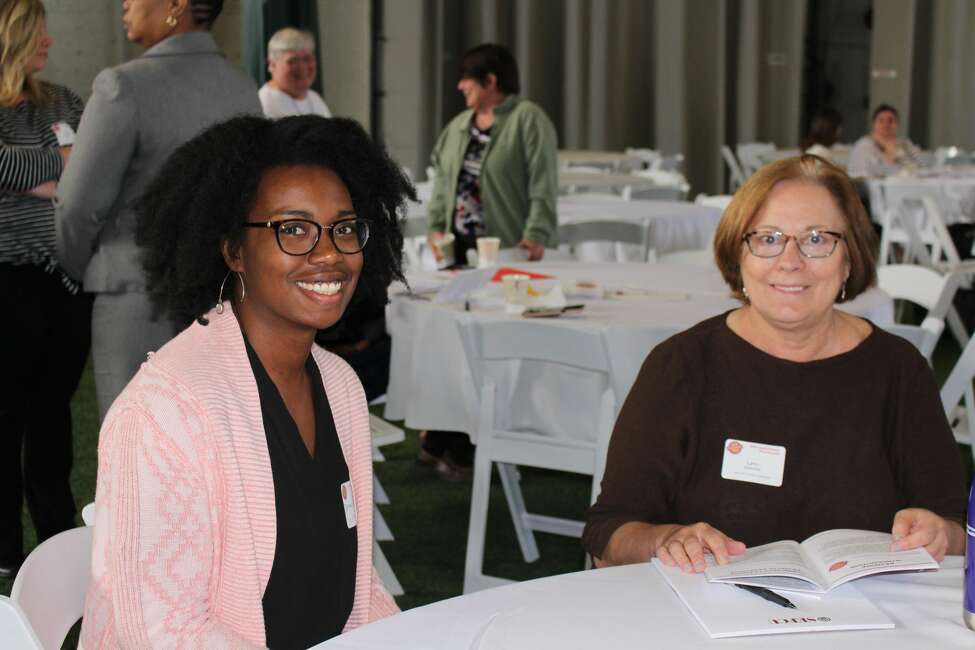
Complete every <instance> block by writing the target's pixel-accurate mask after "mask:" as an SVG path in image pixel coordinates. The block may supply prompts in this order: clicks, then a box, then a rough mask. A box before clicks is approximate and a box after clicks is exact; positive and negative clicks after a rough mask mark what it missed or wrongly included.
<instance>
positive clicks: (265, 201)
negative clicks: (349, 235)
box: [228, 166, 363, 334]
mask: <svg viewBox="0 0 975 650" xmlns="http://www.w3.org/2000/svg"><path fill="white" fill-rule="evenodd" d="M354 216H355V214H354V210H353V207H352V198H351V197H350V195H349V191H348V189H347V188H346V186H345V183H343V182H342V180H341V179H340V178H339V177H338V175H336V174H335V172H333V171H331V170H329V169H325V168H323V167H311V166H289V167H275V168H273V169H270V170H268V171H267V172H265V174H264V177H263V178H262V179H261V183H260V185H259V187H258V191H257V200H256V201H255V203H254V207H253V209H252V210H251V213H250V214H249V215H248V218H247V221H249V222H260V221H269V220H270V221H277V220H281V219H287V218H289V217H294V218H300V219H309V220H311V221H315V222H317V223H319V224H321V225H322V226H326V225H328V224H331V223H333V222H335V221H339V220H341V219H349V218H351V217H354ZM228 257H230V259H228V265H229V266H230V268H231V270H233V271H237V272H240V273H243V275H244V283H245V287H246V291H247V293H246V297H245V299H244V300H243V301H240V302H239V303H238V314H239V315H240V317H241V320H242V321H243V322H245V323H246V327H248V328H251V327H255V326H256V327H261V328H269V329H270V330H271V331H273V332H275V333H280V334H286V333H288V332H293V333H308V332H311V333H312V334H314V331H315V330H320V329H325V328H328V327H331V326H332V325H334V324H335V323H336V322H338V320H339V319H340V318H341V317H342V313H343V312H344V311H345V308H346V307H347V306H348V304H349V301H350V300H351V299H352V295H353V294H354V293H355V288H356V283H357V282H358V280H359V274H360V273H361V272H362V263H363V254H362V252H359V253H354V254H351V255H349V254H343V253H340V252H339V251H337V250H336V249H335V246H334V245H333V244H332V240H331V238H330V237H329V234H328V231H324V230H323V231H322V235H321V238H320V239H319V241H318V244H317V245H316V246H315V248H314V249H312V251H311V252H310V253H308V254H306V255H300V256H299V255H288V254H287V253H285V252H283V251H282V250H281V248H280V247H279V246H278V242H277V238H276V237H275V233H274V230H273V229H271V228H247V229H245V232H244V237H243V241H242V242H241V245H240V248H239V250H238V252H237V255H236V257H234V256H232V255H230V254H228Z"/></svg>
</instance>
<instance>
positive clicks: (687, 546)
mask: <svg viewBox="0 0 975 650" xmlns="http://www.w3.org/2000/svg"><path fill="white" fill-rule="evenodd" d="M705 552H710V553H711V554H712V555H713V556H714V559H715V561H716V562H717V563H718V564H727V563H728V558H729V557H730V556H732V555H741V554H742V553H744V552H745V545H744V544H743V543H741V542H739V541H737V540H734V539H731V538H730V537H728V536H727V535H725V534H724V533H722V532H721V531H720V530H718V529H717V528H714V527H713V526H711V525H710V524H706V523H704V522H699V523H696V524H692V525H690V526H674V527H673V528H672V529H671V530H670V533H669V534H668V535H667V536H666V537H664V538H663V539H662V540H661V541H660V544H659V545H658V546H657V553H656V555H657V557H658V558H660V561H661V562H663V563H664V564H666V565H667V566H679V567H680V568H681V570H682V571H686V572H688V573H691V572H694V573H700V572H701V571H704V569H705V568H707V563H706V562H705V560H704V553H705Z"/></svg>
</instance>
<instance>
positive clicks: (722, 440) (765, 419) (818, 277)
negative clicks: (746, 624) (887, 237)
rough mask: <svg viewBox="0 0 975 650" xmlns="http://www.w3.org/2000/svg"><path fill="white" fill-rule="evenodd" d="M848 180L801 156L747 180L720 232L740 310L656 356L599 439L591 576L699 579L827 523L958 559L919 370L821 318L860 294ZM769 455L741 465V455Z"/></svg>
mask: <svg viewBox="0 0 975 650" xmlns="http://www.w3.org/2000/svg"><path fill="white" fill-rule="evenodd" d="M875 245H876V242H875V237H874V234H873V230H872V228H871V227H870V222H869V220H868V219H867V216H866V214H865V213H864V209H863V206H862V204H861V203H860V201H859V199H858V198H857V194H856V191H855V189H854V187H853V185H852V183H851V182H850V180H849V178H847V176H846V175H845V174H844V173H843V172H841V171H840V170H839V169H838V168H836V167H834V166H833V165H831V164H829V163H827V162H824V161H823V160H821V159H819V158H817V157H815V156H802V157H799V158H791V159H787V160H782V161H779V162H777V163H774V164H771V165H768V166H766V167H763V168H762V169H761V170H760V171H759V172H758V173H756V174H755V175H754V176H752V178H751V179H749V181H748V183H746V184H745V186H744V187H743V188H742V189H741V190H739V192H738V193H737V194H736V195H735V198H734V199H733V200H732V202H731V204H730V205H729V206H728V209H727V210H726V211H725V213H724V216H723V217H722V219H721V222H720V224H719V225H718V230H717V233H716V234H715V258H716V261H717V264H718V267H719V268H720V270H721V273H722V275H723V276H724V278H725V280H726V281H727V283H728V285H729V287H730V288H731V291H732V292H733V294H734V295H735V296H736V297H737V298H738V299H740V300H741V301H742V306H741V307H740V308H738V309H735V310H733V311H730V312H728V313H726V314H722V315H720V316H717V317H714V318H711V319H708V320H706V321H703V322H702V323H699V324H698V325H696V326H694V327H693V328H691V329H689V330H687V331H686V332H683V333H681V334H678V335H677V336H675V337H673V338H671V339H670V340H668V341H666V342H664V343H662V344H661V345H659V346H657V347H656V348H655V349H654V350H653V352H651V354H650V356H649V357H648V358H647V360H646V362H645V363H644V365H643V368H642V369H641V371H640V374H639V377H638V378H637V380H636V383H635V384H634V386H633V388H632V390H631V391H630V394H629V396H628V397H627V400H626V402H625V404H624V405H623V409H622V411H621V413H620V416H619V419H618V420H617V423H616V429H615V431H614V432H613V437H612V441H611V443H610V448H609V454H608V458H607V463H606V473H605V477H604V479H603V483H602V493H601V494H600V496H599V498H598V500H597V502H596V503H595V504H594V505H593V507H592V508H591V509H590V511H589V513H588V516H587V521H586V529H585V533H584V543H585V545H586V548H587V549H588V550H589V552H590V553H592V554H593V555H594V556H595V558H596V561H597V564H601V565H607V564H626V563H632V562H644V561H646V560H648V559H649V558H651V557H654V556H656V557H659V558H660V559H661V560H662V561H663V562H665V563H666V564H668V565H671V566H673V565H679V566H680V567H681V568H682V569H684V570H685V571H702V570H703V569H704V567H705V559H704V555H705V553H707V552H710V553H711V554H713V555H714V557H715V558H716V560H717V561H718V562H719V563H725V562H727V561H728V558H729V556H732V555H736V554H740V553H742V552H744V550H745V545H746V544H747V545H757V544H764V543H767V542H771V541H775V540H779V539H796V540H801V539H804V538H806V537H808V536H809V535H811V534H814V533H817V532H819V531H822V530H826V529H832V528H859V529H868V530H889V531H891V532H892V534H893V545H894V547H895V548H896V549H910V548H916V547H921V546H923V547H925V548H927V550H928V551H929V552H930V553H931V554H932V555H933V556H934V557H935V558H936V559H939V560H940V559H941V558H942V557H944V555H945V554H946V553H951V554H956V553H962V552H964V548H965V540H964V533H963V524H962V522H964V517H965V487H964V479H963V477H962V468H961V460H960V456H959V453H958V449H957V448H956V446H955V444H954V441H953V439H952V436H951V432H950V429H949V427H948V423H947V422H946V420H945V416H944V413H943V411H942V408H941V401H940V399H939V397H938V390H937V387H936V385H935V382H934V378H933V376H932V373H931V370H930V368H929V367H928V365H927V364H926V363H925V361H924V359H923V358H922V357H921V355H920V354H919V353H918V352H917V351H916V350H915V349H914V348H913V347H912V346H911V344H910V343H908V342H907V341H905V340H903V339H900V338H897V337H895V336H893V335H891V334H889V333H886V332H884V331H883V330H880V329H878V328H877V327H876V326H874V325H873V324H872V323H870V322H869V321H866V320H864V319H861V318H858V317H856V316H852V315H850V314H848V313H847V312H845V311H842V310H840V309H837V308H836V304H837V303H842V302H845V301H849V300H852V299H853V298H855V297H856V296H858V295H859V294H860V293H861V292H863V291H864V290H865V289H867V288H868V287H870V286H871V285H872V284H873V283H874V282H875V276H876V272H875V267H874V264H875V262H874V256H875V253H874V250H875ZM754 445H759V446H760V447H761V448H762V449H763V450H765V451H767V452H768V453H766V454H763V456H762V459H761V460H760V461H759V462H758V463H757V465H755V464H753V466H749V467H742V465H743V463H742V462H741V461H740V458H741V456H740V453H741V451H742V450H743V448H744V447H745V446H752V448H755V447H754Z"/></svg>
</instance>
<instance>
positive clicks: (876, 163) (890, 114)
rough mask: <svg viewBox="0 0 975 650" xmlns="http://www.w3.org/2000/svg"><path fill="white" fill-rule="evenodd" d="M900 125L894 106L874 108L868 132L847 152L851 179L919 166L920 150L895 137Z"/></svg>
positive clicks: (906, 140) (887, 174) (912, 144)
mask: <svg viewBox="0 0 975 650" xmlns="http://www.w3.org/2000/svg"><path fill="white" fill-rule="evenodd" d="M899 122H900V118H899V117H898V115H897V109H896V108H894V107H893V106H891V105H889V104H881V105H880V106H878V107H877V108H875V109H874V111H873V116H872V117H871V120H870V123H871V127H870V133H869V134H867V135H865V136H863V137H862V138H860V139H859V140H857V141H856V142H855V143H854V144H853V149H852V150H851V151H850V163H849V165H847V173H849V175H850V176H854V177H855V176H863V177H877V176H889V175H891V174H896V173H897V172H899V171H900V170H901V169H903V168H904V166H906V165H913V166H915V167H916V166H917V165H918V162H919V156H920V153H921V151H920V150H919V149H918V148H917V146H916V145H915V144H914V143H913V142H911V141H910V140H908V139H907V138H898V137H897V126H898V124H899Z"/></svg>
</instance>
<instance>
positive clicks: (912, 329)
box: [883, 316, 945, 363]
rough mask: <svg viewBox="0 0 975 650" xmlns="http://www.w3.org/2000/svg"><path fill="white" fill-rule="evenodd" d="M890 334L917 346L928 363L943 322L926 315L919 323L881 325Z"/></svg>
mask: <svg viewBox="0 0 975 650" xmlns="http://www.w3.org/2000/svg"><path fill="white" fill-rule="evenodd" d="M883 329H885V330H887V331H888V332H890V333H891V334H894V335H896V336H899V337H901V338H902V339H907V340H908V341H910V343H911V344H912V345H913V346H914V347H916V348H917V351H918V352H920V353H921V356H922V357H924V358H925V359H927V360H928V362H929V363H930V361H931V355H932V354H933V353H934V348H935V346H936V345H937V343H938V339H939V338H941V333H942V332H944V329H945V322H944V321H943V320H942V319H940V318H933V317H931V316H928V317H927V318H925V319H924V322H922V323H921V324H920V325H909V324H906V323H888V324H887V325H884V326H883Z"/></svg>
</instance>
